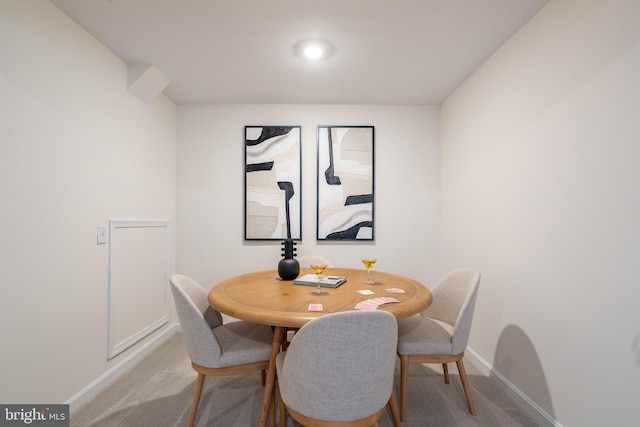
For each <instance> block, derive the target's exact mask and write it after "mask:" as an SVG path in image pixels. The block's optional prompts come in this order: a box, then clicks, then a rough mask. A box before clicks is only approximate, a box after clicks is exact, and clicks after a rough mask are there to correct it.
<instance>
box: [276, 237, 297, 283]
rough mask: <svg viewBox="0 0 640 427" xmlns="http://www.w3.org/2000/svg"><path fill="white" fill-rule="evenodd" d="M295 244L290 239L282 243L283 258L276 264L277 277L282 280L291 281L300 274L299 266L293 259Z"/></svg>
mask: <svg viewBox="0 0 640 427" xmlns="http://www.w3.org/2000/svg"><path fill="white" fill-rule="evenodd" d="M295 244H296V243H295V242H294V241H293V240H291V239H286V240H285V241H284V242H282V256H283V258H282V259H281V260H280V262H279V263H278V275H280V278H282V280H293V279H295V278H296V277H298V274H300V264H299V263H298V260H297V259H295V258H294V257H295V255H296V254H295V251H296V249H295Z"/></svg>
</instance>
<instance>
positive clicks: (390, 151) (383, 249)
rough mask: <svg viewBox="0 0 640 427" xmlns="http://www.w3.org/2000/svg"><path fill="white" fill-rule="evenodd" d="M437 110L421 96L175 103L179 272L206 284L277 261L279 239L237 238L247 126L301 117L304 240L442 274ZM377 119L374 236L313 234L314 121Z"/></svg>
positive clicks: (337, 256) (387, 265) (342, 259)
mask: <svg viewBox="0 0 640 427" xmlns="http://www.w3.org/2000/svg"><path fill="white" fill-rule="evenodd" d="M438 121H439V112H438V108H437V107H428V106H357V105H345V106H337V105H224V106H178V140H179V141H180V144H179V147H178V206H179V210H178V220H177V222H178V230H179V233H178V241H177V263H176V267H177V268H176V269H177V272H179V273H183V274H187V275H190V276H192V277H193V278H194V279H196V280H198V281H200V282H201V283H202V284H203V285H204V286H206V287H211V286H213V285H215V284H216V283H217V282H219V281H221V280H223V279H225V278H227V277H229V276H233V275H236V274H239V273H245V272H247V271H251V270H263V269H275V268H276V267H277V263H278V261H279V260H280V259H281V256H280V248H281V245H280V242H279V241H271V242H267V243H263V242H255V241H252V242H244V241H243V226H244V222H243V203H244V187H243V179H244V168H243V165H244V144H243V137H244V126H245V125H301V126H302V175H303V177H302V201H303V207H302V242H301V243H300V244H299V245H298V246H297V248H298V255H304V254H311V253H317V254H320V255H324V256H326V257H327V258H329V259H330V260H332V261H333V263H334V265H338V266H344V267H354V268H362V265H361V263H360V257H361V256H363V255H367V254H372V255H373V256H375V257H377V258H378V260H379V261H378V263H377V264H376V267H375V268H376V269H380V270H385V271H390V272H395V273H403V274H406V275H408V276H410V277H413V278H416V279H417V280H421V281H423V282H424V283H425V284H432V283H434V281H435V280H437V278H438V277H439V275H440V271H439V265H440V258H439V250H440V237H439V224H440V213H439V209H440V205H439V204H440V190H439V173H440V170H439V157H440V153H439V148H438V147H439V142H438V141H439V129H438V127H439V125H438ZM318 125H373V126H375V242H362V241H361V242H326V241H325V242H317V241H316V233H315V218H316V126H318Z"/></svg>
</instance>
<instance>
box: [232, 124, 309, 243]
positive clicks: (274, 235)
mask: <svg viewBox="0 0 640 427" xmlns="http://www.w3.org/2000/svg"><path fill="white" fill-rule="evenodd" d="M300 134H301V132H300V126H245V128H244V143H245V152H244V171H245V174H244V212H245V218H244V238H245V240H283V239H292V240H301V238H302V235H301V228H302V227H301V222H302V217H301V214H302V209H301V203H302V199H301V197H300V186H301V171H300V168H301V167H300V162H301V159H300V142H301V141H300Z"/></svg>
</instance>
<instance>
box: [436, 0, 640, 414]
mask: <svg viewBox="0 0 640 427" xmlns="http://www.w3.org/2000/svg"><path fill="white" fill-rule="evenodd" d="M638 76H640V3H639V2H637V1H597V0H590V1H586V0H554V1H551V2H550V3H549V4H548V5H547V6H546V7H545V8H544V9H543V10H542V11H541V12H540V13H539V14H538V15H537V16H536V17H534V18H533V19H532V20H531V21H530V22H529V23H528V24H527V25H526V26H525V27H524V28H523V29H522V30H521V31H520V32H519V33H517V34H516V35H515V36H514V37H513V38H512V39H511V40H510V41H509V42H508V43H507V44H506V45H504V46H503V47H502V48H501V49H500V50H499V51H498V52H497V53H496V54H495V55H494V56H493V57H492V58H491V59H490V60H489V61H487V62H486V63H485V64H484V65H483V66H482V67H481V68H480V69H479V70H478V71H477V72H476V73H475V74H474V75H473V76H472V77H471V78H470V79H469V80H468V81H467V82H466V83H465V84H464V85H463V86H462V87H461V88H459V89H458V90H457V91H456V93H455V94H454V95H453V96H451V97H450V98H449V99H448V100H447V101H446V102H445V103H444V105H443V108H442V129H441V131H442V165H443V166H442V171H443V174H442V201H443V202H442V204H443V210H442V219H443V221H442V242H443V245H442V265H443V269H444V270H447V269H449V268H451V267H454V266H457V265H459V264H465V265H469V266H473V267H476V268H478V269H479V270H480V271H481V272H482V274H483V278H482V283H481V289H480V294H479V299H478V305H477V308H476V314H475V318H474V327H473V331H472V334H471V342H470V346H471V347H472V349H473V350H475V351H476V352H477V353H478V354H479V355H480V357H481V358H482V359H484V360H485V361H486V362H488V363H490V364H491V365H493V367H494V368H495V369H496V370H497V371H498V372H499V373H500V374H501V375H503V376H504V377H506V379H507V380H509V381H510V382H511V383H513V384H514V385H515V386H516V387H518V388H519V389H520V390H521V391H523V392H524V393H525V394H526V395H527V396H528V397H529V398H530V399H531V400H533V401H534V402H535V404H537V405H538V406H539V407H540V408H542V409H543V410H544V411H546V413H547V414H548V415H549V416H550V417H552V418H555V419H556V420H557V421H559V422H560V423H561V424H562V425H565V426H604V425H616V426H637V425H640V412H638V410H637V405H638V396H640V344H639V342H638V340H639V339H640V310H639V309H638V301H639V300H640V286H639V283H638V275H637V271H638V262H639V259H640V257H639V255H640V246H639V242H640V226H639V225H638V224H639V222H638V219H639V218H640V192H639V191H638V183H639V182H640V144H639V141H640V126H639V125H638V123H639V122H638V120H639V117H640V84H639V81H640V80H639V77H638Z"/></svg>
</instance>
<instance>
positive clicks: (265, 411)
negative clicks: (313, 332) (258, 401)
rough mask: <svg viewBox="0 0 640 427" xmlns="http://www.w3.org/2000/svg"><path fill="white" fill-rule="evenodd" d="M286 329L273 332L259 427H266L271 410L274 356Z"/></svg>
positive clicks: (274, 371) (277, 329)
mask: <svg viewBox="0 0 640 427" xmlns="http://www.w3.org/2000/svg"><path fill="white" fill-rule="evenodd" d="M285 331H286V328H283V327H281V326H276V328H275V330H274V331H273V344H272V345H271V356H270V357H269V368H268V369H267V382H266V384H265V385H264V395H263V396H262V408H261V409H260V427H266V425H267V421H268V418H269V410H270V409H271V401H272V399H273V396H274V388H275V384H276V356H278V353H280V349H281V347H282V342H283V340H284V334H285Z"/></svg>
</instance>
